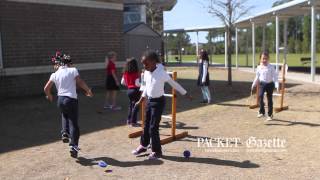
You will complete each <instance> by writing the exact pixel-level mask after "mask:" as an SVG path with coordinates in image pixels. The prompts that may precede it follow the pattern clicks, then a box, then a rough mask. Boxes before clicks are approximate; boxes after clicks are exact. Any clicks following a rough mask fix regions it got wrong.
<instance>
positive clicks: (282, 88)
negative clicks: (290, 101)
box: [249, 63, 289, 113]
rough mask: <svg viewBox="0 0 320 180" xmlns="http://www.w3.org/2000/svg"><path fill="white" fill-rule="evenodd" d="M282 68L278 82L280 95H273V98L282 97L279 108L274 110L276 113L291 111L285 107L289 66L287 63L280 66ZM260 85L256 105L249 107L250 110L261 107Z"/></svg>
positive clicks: (257, 87)
mask: <svg viewBox="0 0 320 180" xmlns="http://www.w3.org/2000/svg"><path fill="white" fill-rule="evenodd" d="M278 65H279V66H280V67H281V70H280V73H281V76H279V77H278V81H279V86H280V87H279V88H280V90H278V93H273V94H272V96H278V97H280V102H279V107H275V108H273V109H274V111H275V112H277V113H278V112H281V111H283V110H287V109H289V106H284V95H285V90H286V89H285V85H286V74H287V72H288V65H287V64H286V63H283V64H278ZM259 89H260V87H259V83H258V84H257V86H256V95H257V97H256V102H255V104H252V105H250V106H249V108H250V109H255V108H257V107H259Z"/></svg>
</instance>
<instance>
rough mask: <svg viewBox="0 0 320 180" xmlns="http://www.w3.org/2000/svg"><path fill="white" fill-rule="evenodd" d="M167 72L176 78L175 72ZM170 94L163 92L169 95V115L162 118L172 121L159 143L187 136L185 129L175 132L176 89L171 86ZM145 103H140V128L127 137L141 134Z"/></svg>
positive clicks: (166, 95)
mask: <svg viewBox="0 0 320 180" xmlns="http://www.w3.org/2000/svg"><path fill="white" fill-rule="evenodd" d="M168 73H169V74H171V75H172V79H173V80H176V79H177V72H175V71H174V72H168ZM171 93H172V94H164V96H165V97H171V100H172V102H171V116H164V115H163V116H162V118H168V119H171V120H172V123H171V135H170V136H169V137H167V138H164V139H161V140H160V142H161V144H162V145H163V144H167V143H170V142H173V141H175V140H177V139H181V138H184V137H186V136H188V132H187V131H184V132H182V133H178V134H177V133H176V120H177V119H176V118H177V117H176V113H177V109H176V108H177V95H176V90H175V89H173V88H172V92H171ZM144 111H145V104H144V103H142V104H141V128H142V129H141V130H138V131H136V132H133V133H130V134H129V135H128V137H129V138H136V137H139V136H141V135H142V133H143V127H144V123H145V119H144V114H145V112H144Z"/></svg>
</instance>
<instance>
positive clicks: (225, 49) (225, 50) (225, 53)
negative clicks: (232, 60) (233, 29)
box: [224, 31, 228, 68]
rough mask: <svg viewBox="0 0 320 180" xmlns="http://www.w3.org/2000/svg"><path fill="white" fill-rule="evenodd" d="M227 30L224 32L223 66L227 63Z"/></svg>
mask: <svg viewBox="0 0 320 180" xmlns="http://www.w3.org/2000/svg"><path fill="white" fill-rule="evenodd" d="M227 36H228V35H227V31H225V32H224V67H225V68H227V64H228V42H227V39H228V38H227Z"/></svg>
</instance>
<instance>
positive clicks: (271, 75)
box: [252, 64, 278, 87]
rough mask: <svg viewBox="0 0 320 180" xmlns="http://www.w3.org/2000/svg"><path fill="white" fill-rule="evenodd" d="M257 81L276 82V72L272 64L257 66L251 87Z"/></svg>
mask: <svg viewBox="0 0 320 180" xmlns="http://www.w3.org/2000/svg"><path fill="white" fill-rule="evenodd" d="M258 82H264V83H271V82H274V83H276V84H277V83H278V74H277V72H276V69H275V67H274V66H273V65H271V64H268V65H267V66H264V65H259V66H258V67H257V72H256V77H255V79H254V81H253V83H252V87H253V86H255V85H256V84H257V83H258Z"/></svg>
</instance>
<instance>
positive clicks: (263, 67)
mask: <svg viewBox="0 0 320 180" xmlns="http://www.w3.org/2000/svg"><path fill="white" fill-rule="evenodd" d="M257 83H259V85H260V89H259V100H260V110H259V113H258V116H257V117H258V118H261V117H263V116H265V109H264V102H263V96H264V93H265V92H267V99H268V117H267V121H270V120H272V118H273V102H272V93H273V89H274V88H275V87H276V88H278V86H279V83H278V75H277V73H276V70H275V68H274V67H273V66H272V65H271V64H269V53H268V52H262V53H261V54H260V65H259V66H258V67H257V72H256V77H255V79H254V81H253V83H252V86H251V90H253V89H254V87H255V86H256V85H257Z"/></svg>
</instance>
